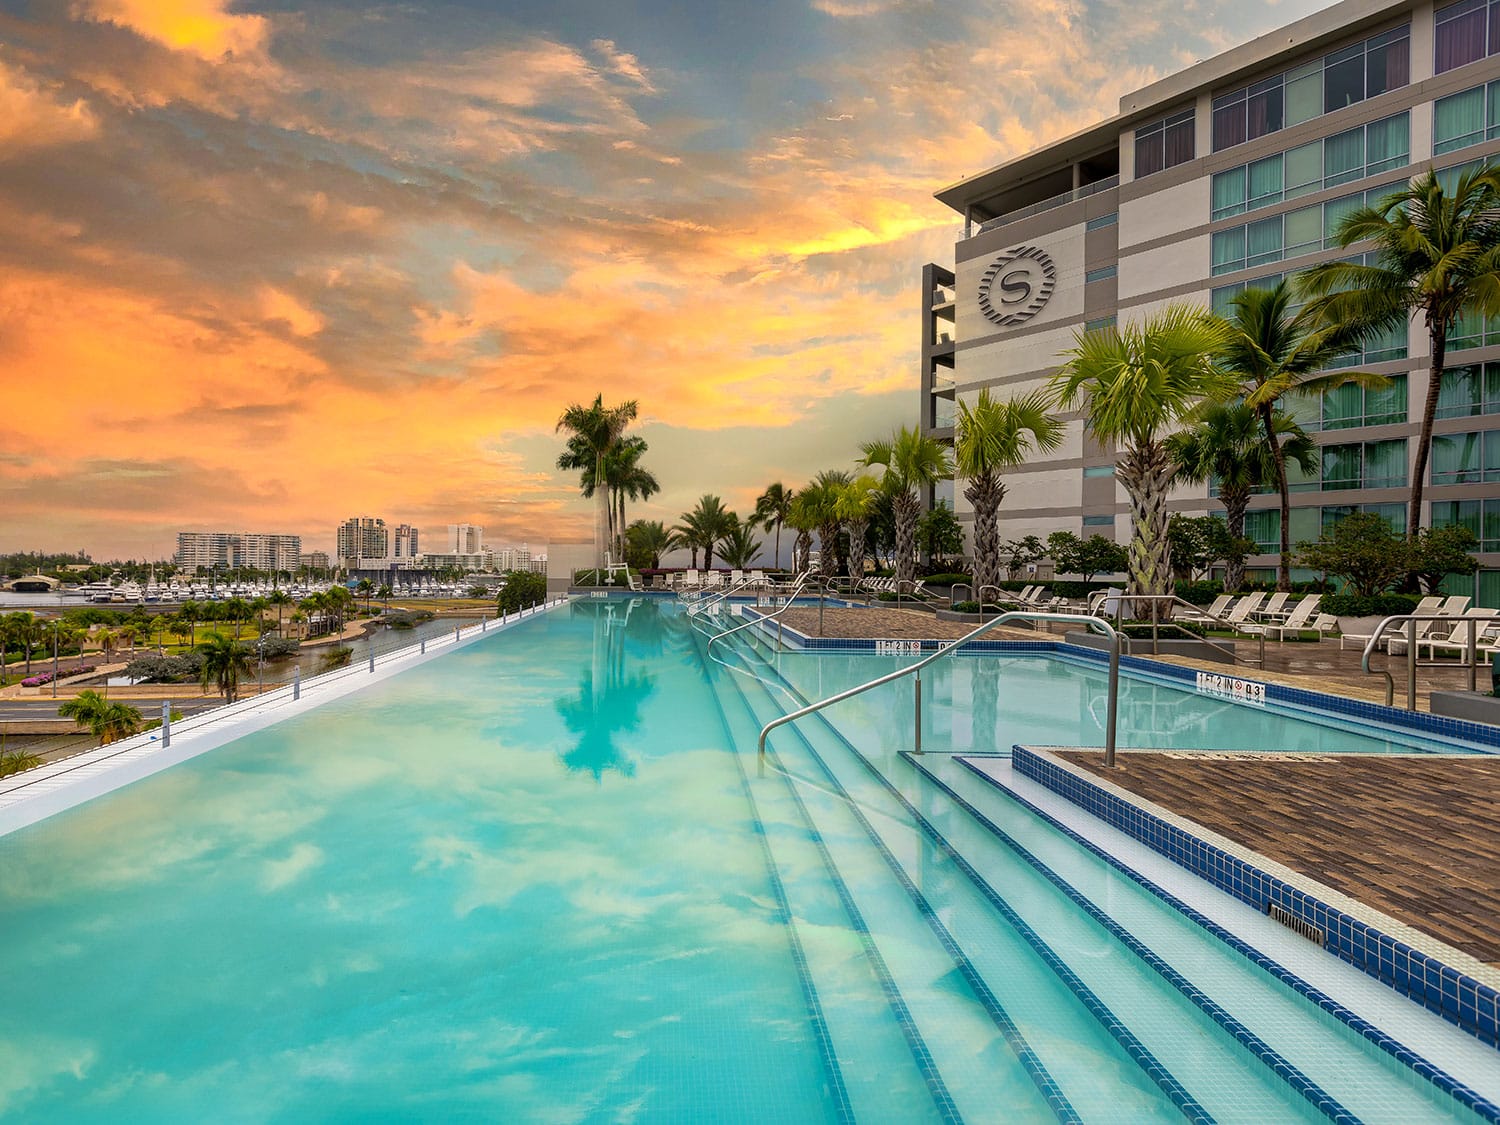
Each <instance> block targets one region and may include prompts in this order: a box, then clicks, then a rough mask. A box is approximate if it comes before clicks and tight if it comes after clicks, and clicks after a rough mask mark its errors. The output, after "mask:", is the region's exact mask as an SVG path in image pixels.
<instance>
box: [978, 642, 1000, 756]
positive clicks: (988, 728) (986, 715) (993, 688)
mask: <svg viewBox="0 0 1500 1125" xmlns="http://www.w3.org/2000/svg"><path fill="white" fill-rule="evenodd" d="M971 667H972V669H973V670H972V672H971V675H972V677H973V679H972V680H971V683H972V691H973V708H972V714H973V728H972V730H971V731H970V739H971V745H972V746H973V747H974V749H975V750H980V751H984V750H999V749H1001V746H1000V741H1001V734H1000V729H999V728H1000V662H999V661H998V660H992V659H986V658H984V657H982V656H981V657H976V658H975V659H974V660H973V661H972V662H971ZM1006 749H1009V747H1006Z"/></svg>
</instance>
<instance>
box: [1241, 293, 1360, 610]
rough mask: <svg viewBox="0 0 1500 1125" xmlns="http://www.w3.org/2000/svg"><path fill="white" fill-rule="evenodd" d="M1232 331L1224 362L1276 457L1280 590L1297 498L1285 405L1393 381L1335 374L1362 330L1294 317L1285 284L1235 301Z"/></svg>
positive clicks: (1286, 583)
mask: <svg viewBox="0 0 1500 1125" xmlns="http://www.w3.org/2000/svg"><path fill="white" fill-rule="evenodd" d="M1228 328H1229V339H1228V341H1227V342H1226V343H1225V345H1224V348H1223V350H1222V351H1221V353H1220V355H1219V364H1220V366H1221V367H1223V368H1224V369H1225V370H1227V371H1229V372H1230V373H1231V374H1233V375H1234V377H1235V378H1236V379H1237V380H1238V381H1239V384H1240V394H1242V395H1243V396H1244V398H1245V404H1246V405H1247V406H1249V407H1250V408H1251V409H1252V410H1254V411H1255V413H1256V416H1257V417H1258V418H1259V419H1260V427H1261V437H1262V438H1263V440H1264V441H1265V443H1266V445H1267V447H1268V448H1269V450H1270V452H1271V457H1272V460H1273V463H1274V465H1275V469H1276V472H1275V476H1274V478H1273V483H1274V484H1275V485H1276V488H1277V491H1278V492H1279V494H1280V496H1281V558H1280V560H1279V562H1278V563H1277V568H1276V586H1277V589H1280V590H1289V589H1291V574H1292V572H1291V531H1290V528H1291V511H1292V494H1291V487H1290V486H1289V485H1288V484H1287V479H1286V458H1285V457H1284V456H1282V453H1281V444H1280V443H1281V439H1280V435H1279V433H1278V430H1277V426H1278V425H1279V423H1278V422H1277V421H1276V419H1277V417H1278V412H1279V411H1281V409H1282V400H1283V399H1284V398H1285V397H1286V396H1287V395H1290V394H1304V395H1321V394H1322V393H1323V392H1324V391H1328V390H1332V389H1333V388H1334V387H1340V386H1343V385H1344V384H1345V383H1351V382H1352V383H1359V384H1360V385H1361V386H1366V387H1379V386H1384V385H1387V384H1388V383H1389V382H1390V380H1389V379H1387V378H1385V377H1384V376H1383V375H1371V374H1369V373H1367V372H1364V371H1328V370H1327V368H1328V367H1329V366H1330V365H1331V364H1333V363H1334V362H1336V361H1337V360H1339V359H1340V358H1342V357H1343V356H1345V355H1347V354H1348V352H1349V350H1350V348H1351V347H1353V346H1355V345H1356V344H1357V343H1358V342H1359V337H1360V330H1359V328H1358V327H1357V326H1355V325H1352V324H1347V323H1333V322H1328V321H1323V322H1321V323H1320V321H1319V318H1318V317H1317V316H1316V315H1315V314H1313V313H1311V312H1310V311H1309V310H1306V309H1304V310H1302V311H1300V312H1296V313H1293V312H1292V292H1291V289H1290V287H1288V285H1287V284H1286V283H1285V282H1279V283H1277V284H1276V285H1275V286H1274V287H1273V288H1270V289H1247V290H1245V291H1244V292H1243V293H1241V294H1239V295H1238V296H1236V297H1235V298H1234V312H1233V315H1231V316H1230V317H1229V319H1228ZM1315 468H1316V466H1314V469H1315ZM1309 471H1312V470H1309Z"/></svg>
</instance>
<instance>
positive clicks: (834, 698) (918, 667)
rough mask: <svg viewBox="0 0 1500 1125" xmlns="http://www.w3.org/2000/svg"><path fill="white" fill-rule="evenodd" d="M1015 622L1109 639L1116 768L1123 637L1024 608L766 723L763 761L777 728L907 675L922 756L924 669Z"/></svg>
mask: <svg viewBox="0 0 1500 1125" xmlns="http://www.w3.org/2000/svg"><path fill="white" fill-rule="evenodd" d="M1016 620H1027V621H1072V622H1075V623H1077V624H1080V625H1087V626H1088V627H1089V628H1091V629H1096V630H1098V631H1100V632H1102V633H1104V634H1105V635H1106V636H1108V637H1109V639H1110V644H1109V710H1108V712H1107V714H1106V719H1105V724H1104V764H1105V765H1106V766H1110V767H1113V766H1114V764H1115V714H1116V710H1117V708H1118V706H1119V701H1120V696H1119V686H1120V634H1119V633H1118V632H1116V631H1115V628H1114V626H1112V625H1111V624H1110V623H1109V622H1108V621H1105V620H1103V619H1102V618H1098V617H1090V616H1088V615H1087V614H1082V613H1039V612H1035V611H1028V610H1023V609H1015V610H1010V611H1009V612H1007V613H1002V614H1001V615H1000V616H999V617H996V618H994V619H993V620H991V621H986V622H985V623H984V624H983V625H979V626H977V627H976V628H974V629H972V630H970V631H969V632H968V633H965V634H964V635H963V636H962V637H960V638H959V639H958V640H956V641H953V642H952V643H951V644H946V645H944V646H943V647H942V648H940V649H938V650H937V651H936V652H934V653H933V654H932V655H931V656H928V657H924V658H923V659H921V660H919V661H917V662H916V663H915V664H909V665H907V666H906V667H905V668H898V669H896V671H894V672H887V673H886V674H885V675H884V676H877V677H876V678H875V679H873V680H870V681H869V682H867V683H863V684H860V685H859V686H858V687H852V688H849V689H848V690H847V691H841V692H839V693H838V694H836V695H830V696H829V697H828V698H827V699H820V700H818V701H817V702H816V703H809V704H808V705H807V706H806V707H803V708H800V709H799V710H796V711H793V712H791V713H790V714H786V715H782V716H781V717H780V718H778V719H772V720H771V721H770V722H769V723H767V724H766V725H765V726H763V727H761V729H760V743H759V745H758V747H757V751H758V755H759V758H760V760H761V761H764V760H765V756H766V738H767V736H769V735H770V733H771V732H772V731H773V730H775V729H776V728H777V727H779V726H782V725H784V724H786V723H790V722H794V721H796V720H797V719H800V718H802V717H804V716H806V715H811V714H812V713H813V712H814V711H821V710H823V708H825V707H829V706H831V705H833V704H835V703H842V702H843V701H844V700H846V699H852V698H854V697H855V696H856V695H863V694H864V693H865V692H867V691H869V690H870V689H871V688H877V687H880V686H881V685H883V684H888V683H891V682H892V681H893V680H899V679H901V678H902V677H904V676H913V675H914V676H915V677H916V685H915V697H914V698H915V702H916V738H915V747H914V748H915V750H916V752H917V753H918V754H920V753H921V752H922V669H923V668H926V667H927V666H928V665H929V664H931V663H933V662H934V661H936V660H941V659H942V658H943V657H945V656H950V655H952V654H953V653H954V652H957V651H958V650H959V649H960V648H962V647H963V646H964V645H966V644H968V643H969V642H970V641H972V640H974V639H975V638H976V637H978V636H979V635H980V634H981V633H987V632H989V631H990V630H991V629H993V628H995V627H996V626H997V625H1003V624H1005V623H1006V622H1008V621H1016Z"/></svg>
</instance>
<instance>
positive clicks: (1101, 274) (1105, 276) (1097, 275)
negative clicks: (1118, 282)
mask: <svg viewBox="0 0 1500 1125" xmlns="http://www.w3.org/2000/svg"><path fill="white" fill-rule="evenodd" d="M1117 270H1118V267H1116V266H1113V265H1110V266H1100V267H1099V268H1098V269H1096V270H1089V271H1088V272H1087V273H1085V274H1084V275H1083V283H1084V284H1085V285H1088V284H1089V283H1091V282H1095V281H1108V280H1109V279H1110V278H1112V277H1114V276H1115V273H1116V272H1117Z"/></svg>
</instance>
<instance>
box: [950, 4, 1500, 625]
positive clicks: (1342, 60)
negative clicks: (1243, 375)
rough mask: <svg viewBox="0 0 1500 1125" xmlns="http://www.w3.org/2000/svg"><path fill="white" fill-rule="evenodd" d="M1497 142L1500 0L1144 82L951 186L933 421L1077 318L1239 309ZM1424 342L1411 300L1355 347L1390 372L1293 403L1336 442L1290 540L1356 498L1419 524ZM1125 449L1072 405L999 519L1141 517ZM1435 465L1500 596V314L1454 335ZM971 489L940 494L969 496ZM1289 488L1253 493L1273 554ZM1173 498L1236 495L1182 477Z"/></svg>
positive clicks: (1324, 454) (1258, 523)
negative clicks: (1374, 214) (1082, 122)
mask: <svg viewBox="0 0 1500 1125" xmlns="http://www.w3.org/2000/svg"><path fill="white" fill-rule="evenodd" d="M1497 158H1500V3H1497V2H1496V0H1460V2H1459V3H1448V4H1444V3H1439V4H1437V5H1432V4H1420V3H1417V4H1414V3H1411V2H1409V0H1408V2H1404V3H1392V2H1389V0H1343V2H1342V3H1339V4H1336V5H1334V6H1333V7H1331V8H1328V9H1326V10H1324V11H1321V12H1318V13H1316V14H1315V15H1312V16H1309V17H1307V18H1306V19H1303V20H1299V21H1298V22H1296V23H1293V24H1290V25H1288V26H1287V27H1284V28H1281V29H1280V30H1278V31H1275V32H1272V33H1270V34H1268V35H1265V36H1262V37H1261V38H1259V39H1256V40H1254V41H1253V42H1250V43H1246V44H1244V45H1242V46H1239V47H1236V48H1234V49H1232V50H1230V51H1227V52H1225V53H1224V54H1222V55H1219V56H1216V57H1215V58H1212V59H1208V60H1206V61H1204V62H1201V63H1198V64H1196V65H1194V66H1192V67H1190V68H1189V69H1187V70H1184V71H1182V72H1181V73H1178V74H1175V75H1172V76H1170V77H1168V78H1164V79H1162V80H1161V81H1159V82H1156V83H1154V84H1153V85H1151V86H1147V87H1145V88H1144V89H1141V90H1136V91H1133V92H1131V93H1129V94H1127V95H1126V96H1125V97H1123V98H1122V99H1121V100H1120V105H1119V112H1118V114H1117V115H1116V116H1115V117H1113V118H1110V119H1109V120H1107V121H1104V122H1101V123H1099V124H1097V125H1095V126H1093V127H1091V128H1088V129H1085V130H1083V131H1081V132H1079V133H1076V134H1074V135H1073V136H1070V137H1067V138H1064V139H1063V140H1060V141H1058V142H1056V143H1055V144H1051V145H1048V146H1047V147H1045V148H1043V149H1040V150H1038V151H1036V152H1033V153H1030V154H1028V155H1025V156H1022V157H1020V158H1018V159H1015V160H1011V161H1008V162H1006V163H1005V164H1002V165H1000V166H998V167H995V168H991V169H989V170H988V171H985V172H983V173H980V174H979V175H976V176H973V177H970V178H968V179H966V180H963V181H961V182H960V183H957V184H954V185H952V186H951V187H948V188H945V189H943V190H942V191H940V192H938V193H937V198H938V199H939V200H941V201H942V202H943V203H945V204H947V205H948V206H950V207H951V208H953V209H954V210H955V211H956V212H958V213H959V214H960V215H962V216H963V223H964V226H963V234H962V237H961V238H960V239H959V241H958V242H957V244H956V245H955V247H954V262H953V267H952V268H951V269H949V268H947V267H946V266H943V265H939V264H930V265H927V266H925V267H924V268H923V272H922V298H921V316H922V349H921V410H922V426H923V429H924V430H925V431H926V432H928V433H931V434H933V435H935V436H939V437H946V438H951V436H952V433H953V429H952V427H953V416H954V410H955V402H956V401H957V400H963V401H967V402H972V401H973V399H974V397H976V396H977V395H978V393H979V391H980V390H981V389H983V388H985V387H988V388H990V389H991V394H993V395H996V396H998V397H1001V398H1007V397H1011V396H1013V395H1016V394H1020V393H1025V392H1027V391H1029V390H1031V389H1033V388H1035V387H1037V386H1039V385H1042V384H1044V383H1045V382H1047V381H1048V380H1049V379H1050V378H1051V377H1052V376H1053V374H1054V373H1055V372H1056V370H1057V366H1058V364H1059V362H1060V355H1061V353H1063V352H1064V351H1065V350H1066V349H1067V348H1069V347H1070V346H1072V344H1073V342H1074V337H1075V334H1076V333H1077V332H1078V331H1079V330H1080V329H1089V328H1096V327H1101V326H1104V325H1107V324H1111V323H1124V322H1128V321H1130V320H1132V319H1139V318H1143V317H1144V316H1146V315H1148V314H1150V313H1151V312H1153V311H1156V310H1158V309H1160V308H1161V307H1162V306H1163V305H1165V304H1166V303H1168V302H1172V301H1190V302H1195V303H1198V304H1200V305H1205V306H1210V307H1213V308H1214V309H1216V310H1219V311H1228V309H1229V302H1230V301H1231V300H1232V298H1233V297H1234V295H1235V294H1236V293H1239V292H1241V291H1242V290H1244V289H1245V288H1246V287H1247V286H1250V285H1265V284H1271V283H1274V282H1275V281H1276V280H1278V279H1280V278H1282V277H1286V276H1291V275H1292V274H1294V273H1296V272H1297V271H1299V270H1301V269H1304V268H1306V267H1307V266H1309V265H1312V264H1314V263H1317V262H1322V261H1328V260H1331V259H1337V258H1340V257H1348V256H1350V251H1349V250H1341V249H1339V248H1338V247H1337V246H1336V244H1335V242H1334V239H1333V232H1334V230H1335V228H1336V227H1337V225H1338V222H1339V220H1340V219H1341V218H1342V216H1343V215H1345V214H1347V213H1348V211H1349V210H1350V209H1351V208H1354V207H1358V206H1360V205H1361V204H1363V203H1365V202H1374V201H1376V200H1379V199H1381V198H1383V197H1384V196H1385V195H1386V194H1387V193H1388V192H1389V191H1390V190H1391V189H1392V188H1393V187H1396V186H1399V185H1401V184H1403V183H1405V182H1406V181H1407V180H1408V179H1409V178H1410V177H1412V176H1414V175H1416V174H1419V173H1420V172H1422V171H1424V170H1426V169H1427V168H1429V167H1431V168H1436V169H1437V170H1438V171H1439V173H1440V175H1443V176H1445V177H1452V178H1456V176H1457V173H1458V171H1459V170H1460V169H1462V168H1464V167H1468V166H1473V165H1475V164H1478V163H1480V162H1482V161H1485V160H1494V159H1497ZM1450 182H1451V180H1450ZM1352 249H1358V248H1357V247H1355V248H1352ZM1428 352H1429V347H1428V343H1427V340H1426V334H1425V331H1424V330H1423V329H1422V327H1421V326H1420V325H1419V324H1417V323H1415V322H1414V323H1413V324H1412V325H1410V326H1408V328H1407V330H1404V331H1398V332H1395V333H1392V334H1391V335H1390V336H1389V337H1388V338H1384V339H1377V340H1370V341H1368V342H1367V343H1366V345H1365V348H1364V351H1363V354H1361V355H1357V356H1351V357H1349V359H1348V360H1347V363H1348V364H1349V365H1350V366H1357V367H1359V368H1360V369H1362V370H1368V371H1376V372H1380V373H1381V374H1384V375H1387V376H1389V377H1390V379H1391V384H1390V386H1389V388H1388V389H1384V390H1371V391H1361V390H1360V389H1359V388H1358V387H1345V388H1341V389H1339V390H1336V391H1333V392H1330V393H1329V394H1327V395H1325V396H1322V397H1320V398H1317V399H1314V400H1308V401H1303V402H1300V403H1298V404H1296V411H1297V414H1298V416H1299V418H1300V419H1301V421H1302V424H1303V426H1304V427H1305V428H1306V429H1307V430H1308V431H1309V432H1310V433H1312V434H1313V435H1314V437H1315V439H1316V441H1317V443H1318V445H1319V447H1320V449H1319V467H1318V471H1317V472H1316V473H1313V474H1311V475H1308V476H1305V477H1302V476H1299V477H1297V478H1295V479H1294V481H1293V484H1292V489H1293V496H1292V503H1293V509H1292V514H1291V524H1290V528H1289V532H1290V536H1291V540H1292V542H1293V543H1297V542H1299V541H1303V540H1311V539H1316V538H1317V537H1318V536H1319V534H1320V532H1321V531H1322V529H1323V528H1325V527H1328V526H1330V525H1331V524H1332V523H1334V522H1336V521H1337V520H1338V519H1340V518H1342V517H1343V516H1344V515H1345V514H1347V513H1349V512H1352V511H1371V512H1376V513H1378V514H1380V515H1381V516H1383V517H1385V518H1386V519H1387V520H1388V521H1389V522H1390V523H1391V524H1392V525H1393V526H1394V527H1397V528H1399V529H1402V530H1404V529H1405V527H1406V524H1407V512H1406V504H1407V499H1408V487H1409V483H1410V473H1411V470H1412V464H1413V461H1414V459H1415V456H1416V449H1415V444H1416V436H1417V431H1418V426H1419V423H1420V419H1421V410H1422V405H1423V402H1424V398H1425V395H1426V391H1427V374H1426V373H1427V367H1428V363H1429V359H1430V356H1429V354H1428ZM1114 460H1115V451H1114V450H1112V449H1109V448H1103V447H1101V446H1099V445H1098V444H1097V443H1095V442H1094V441H1093V440H1092V439H1090V438H1089V437H1088V436H1087V435H1086V434H1085V433H1084V432H1083V425H1082V422H1081V421H1080V420H1079V419H1078V418H1077V417H1076V416H1068V425H1067V436H1066V438H1065V440H1064V442H1063V445H1062V447H1061V448H1060V449H1059V450H1058V451H1057V452H1056V453H1054V454H1049V455H1046V456H1043V457H1038V458H1035V459H1033V460H1032V461H1031V462H1030V463H1028V464H1027V465H1025V466H1023V467H1021V468H1020V469H1018V470H1016V471H1015V472H1013V473H1011V474H1009V475H1008V477H1007V481H1006V483H1007V486H1008V489H1009V491H1008V494H1007V496H1006V501H1005V505H1004V507H1003V508H1002V511H1001V534H1002V535H1004V536H1007V537H1015V536H1019V535H1024V534H1037V535H1041V536H1045V535H1047V534H1048V533H1050V532H1052V531H1058V530H1065V531H1073V532H1076V533H1080V534H1085V535H1087V534H1092V533H1094V532H1100V533H1103V534H1106V535H1112V536H1114V537H1115V538H1117V539H1119V540H1121V541H1123V540H1124V539H1125V537H1126V536H1127V535H1128V534H1129V531H1128V527H1129V517H1128V515H1127V506H1126V503H1125V496H1124V493H1123V490H1122V489H1120V488H1119V486H1118V484H1117V483H1116V481H1115V480H1114V478H1113V464H1114ZM1429 473H1430V480H1429V481H1428V483H1427V489H1426V496H1425V498H1424V504H1425V505H1427V507H1428V510H1427V512H1425V513H1424V523H1430V524H1433V525H1441V524H1445V523H1455V522H1457V523H1464V524H1466V525H1468V526H1469V527H1471V528H1472V529H1473V530H1474V532H1475V534H1476V535H1477V536H1478V538H1479V539H1480V542H1481V555H1480V561H1481V567H1482V571H1481V574H1480V576H1479V579H1478V583H1477V585H1478V588H1479V592H1480V597H1481V600H1482V602H1483V604H1487V605H1497V604H1500V325H1497V324H1484V323H1469V324H1464V325H1461V326H1460V327H1459V329H1458V330H1457V331H1456V332H1455V333H1454V336H1453V338H1452V339H1451V340H1450V342H1449V345H1448V350H1447V358H1446V370H1445V372H1444V375H1443V382H1442V391H1441V397H1440V400H1439V409H1438V422H1437V426H1436V431H1435V434H1434V438H1433V446H1432V451H1431V460H1430V468H1429ZM957 493H958V494H957V495H954V490H953V489H952V486H951V484H950V485H948V486H947V487H946V488H943V489H941V490H939V492H938V498H941V499H950V500H951V502H952V503H953V505H954V508H955V511H956V512H957V513H958V515H959V518H960V519H961V520H965V519H971V518H972V513H970V512H969V511H968V506H967V504H966V503H965V501H964V499H963V496H962V490H961V489H959V490H957ZM1276 507H1277V505H1276V501H1275V498H1274V497H1273V496H1261V497H1258V498H1257V499H1256V500H1255V501H1254V503H1253V504H1252V511H1251V513H1250V518H1249V521H1248V525H1247V529H1246V530H1247V535H1249V536H1250V537H1252V538H1253V539H1254V540H1255V541H1256V543H1257V544H1258V546H1259V548H1260V551H1261V553H1260V554H1259V555H1257V556H1255V557H1254V558H1252V559H1251V565H1252V566H1253V567H1272V566H1274V565H1275V562H1276V558H1275V554H1274V552H1275V551H1276V550H1277V544H1278V543H1279V539H1280V513H1279V511H1278V510H1276ZM1172 508H1173V509H1174V510H1176V511H1182V512H1186V513H1190V514H1203V513H1205V512H1212V511H1214V510H1215V509H1216V508H1217V504H1216V501H1215V500H1214V498H1213V497H1212V496H1211V495H1210V490H1209V489H1208V488H1206V487H1203V488H1184V489H1179V490H1177V491H1176V492H1175V493H1174V494H1173V498H1172Z"/></svg>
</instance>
